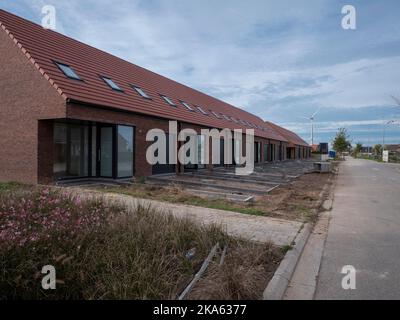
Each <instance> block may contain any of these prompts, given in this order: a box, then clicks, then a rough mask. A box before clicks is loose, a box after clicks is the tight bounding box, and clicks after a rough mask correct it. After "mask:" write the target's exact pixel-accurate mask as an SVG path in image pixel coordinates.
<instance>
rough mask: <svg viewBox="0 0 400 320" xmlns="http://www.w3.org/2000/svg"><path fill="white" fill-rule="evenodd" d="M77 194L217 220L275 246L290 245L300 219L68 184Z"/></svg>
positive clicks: (238, 234)
mask: <svg viewBox="0 0 400 320" xmlns="http://www.w3.org/2000/svg"><path fill="white" fill-rule="evenodd" d="M70 191H72V192H73V193H75V194H77V195H78V196H81V197H84V198H87V197H106V198H108V199H109V200H111V201H115V202H117V203H120V204H122V205H126V206H128V207H130V208H133V209H134V208H136V207H137V206H138V205H143V206H145V207H147V206H150V207H152V208H155V209H157V210H158V211H160V212H163V213H164V214H172V215H174V216H175V217H177V218H189V219H190V220H192V221H194V222H197V223H198V224H203V225H210V224H216V225H220V226H222V227H223V228H224V229H225V230H226V232H227V233H228V234H229V235H231V236H233V237H240V238H243V239H246V240H250V241H255V242H263V243H267V242H272V243H273V244H275V245H277V246H285V245H291V244H292V242H293V240H294V239H295V238H296V236H297V234H298V233H299V231H300V229H301V228H302V226H303V223H301V222H298V221H289V220H283V219H276V218H270V217H261V216H253V215H248V214H241V213H237V212H232V211H224V210H217V209H208V208H202V207H196V206H189V205H183V204H173V203H167V202H161V201H155V200H148V199H137V198H133V197H131V196H127V195H121V194H115V193H101V192H95V191H91V190H84V191H82V189H80V188H78V189H73V188H71V189H70Z"/></svg>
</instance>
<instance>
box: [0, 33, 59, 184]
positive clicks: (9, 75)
mask: <svg viewBox="0 0 400 320" xmlns="http://www.w3.org/2000/svg"><path fill="white" fill-rule="evenodd" d="M0 70H1V72H0V181H18V182H24V183H37V182H42V181H41V179H40V177H39V176H38V171H39V170H40V169H39V164H40V163H41V164H43V165H44V166H46V161H47V165H48V162H49V159H50V157H51V156H52V155H51V154H48V153H47V152H48V150H45V149H43V148H41V150H39V144H38V140H39V139H38V135H39V131H40V132H41V134H42V135H44V136H46V135H47V134H48V131H46V130H44V128H40V127H39V125H38V119H48V118H61V117H65V102H64V99H63V98H62V97H61V95H60V94H59V93H58V92H57V90H56V89H55V88H54V87H52V86H51V84H50V83H49V82H48V81H47V80H46V79H45V78H44V77H43V76H42V75H41V74H40V72H39V71H38V70H37V69H36V67H35V66H34V65H33V64H32V63H31V62H30V61H29V60H28V58H27V57H26V56H25V55H24V54H23V53H22V51H21V50H20V49H19V48H18V47H17V45H16V44H15V43H14V41H13V40H12V39H10V37H9V36H8V35H7V34H6V32H5V31H4V30H3V29H1V28H0ZM50 138H51V137H50ZM39 151H40V152H41V153H40V152H39ZM46 158H47V160H46ZM44 180H46V179H44Z"/></svg>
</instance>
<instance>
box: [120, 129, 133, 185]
mask: <svg viewBox="0 0 400 320" xmlns="http://www.w3.org/2000/svg"><path fill="white" fill-rule="evenodd" d="M133 141H134V132H133V127H128V126H117V177H118V178H125V177H132V176H133V153H134V150H133V145H134V143H133Z"/></svg>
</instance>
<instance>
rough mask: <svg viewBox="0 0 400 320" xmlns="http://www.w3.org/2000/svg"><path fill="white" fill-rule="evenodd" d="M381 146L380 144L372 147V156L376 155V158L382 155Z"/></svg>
mask: <svg viewBox="0 0 400 320" xmlns="http://www.w3.org/2000/svg"><path fill="white" fill-rule="evenodd" d="M382 150H383V149H382V145H381V144H376V145H375V146H374V154H375V155H376V156H380V155H381V154H382Z"/></svg>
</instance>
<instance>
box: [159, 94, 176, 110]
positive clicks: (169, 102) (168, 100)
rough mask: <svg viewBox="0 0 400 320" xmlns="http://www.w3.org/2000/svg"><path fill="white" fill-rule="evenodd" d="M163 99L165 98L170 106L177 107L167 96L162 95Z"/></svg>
mask: <svg viewBox="0 0 400 320" xmlns="http://www.w3.org/2000/svg"><path fill="white" fill-rule="evenodd" d="M161 98H163V99H164V101H165V102H166V103H168V104H169V105H170V106H173V107H176V104H175V103H174V102H173V101H172V100H171V99H170V98H168V97H167V96H163V95H162V94H161Z"/></svg>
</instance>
